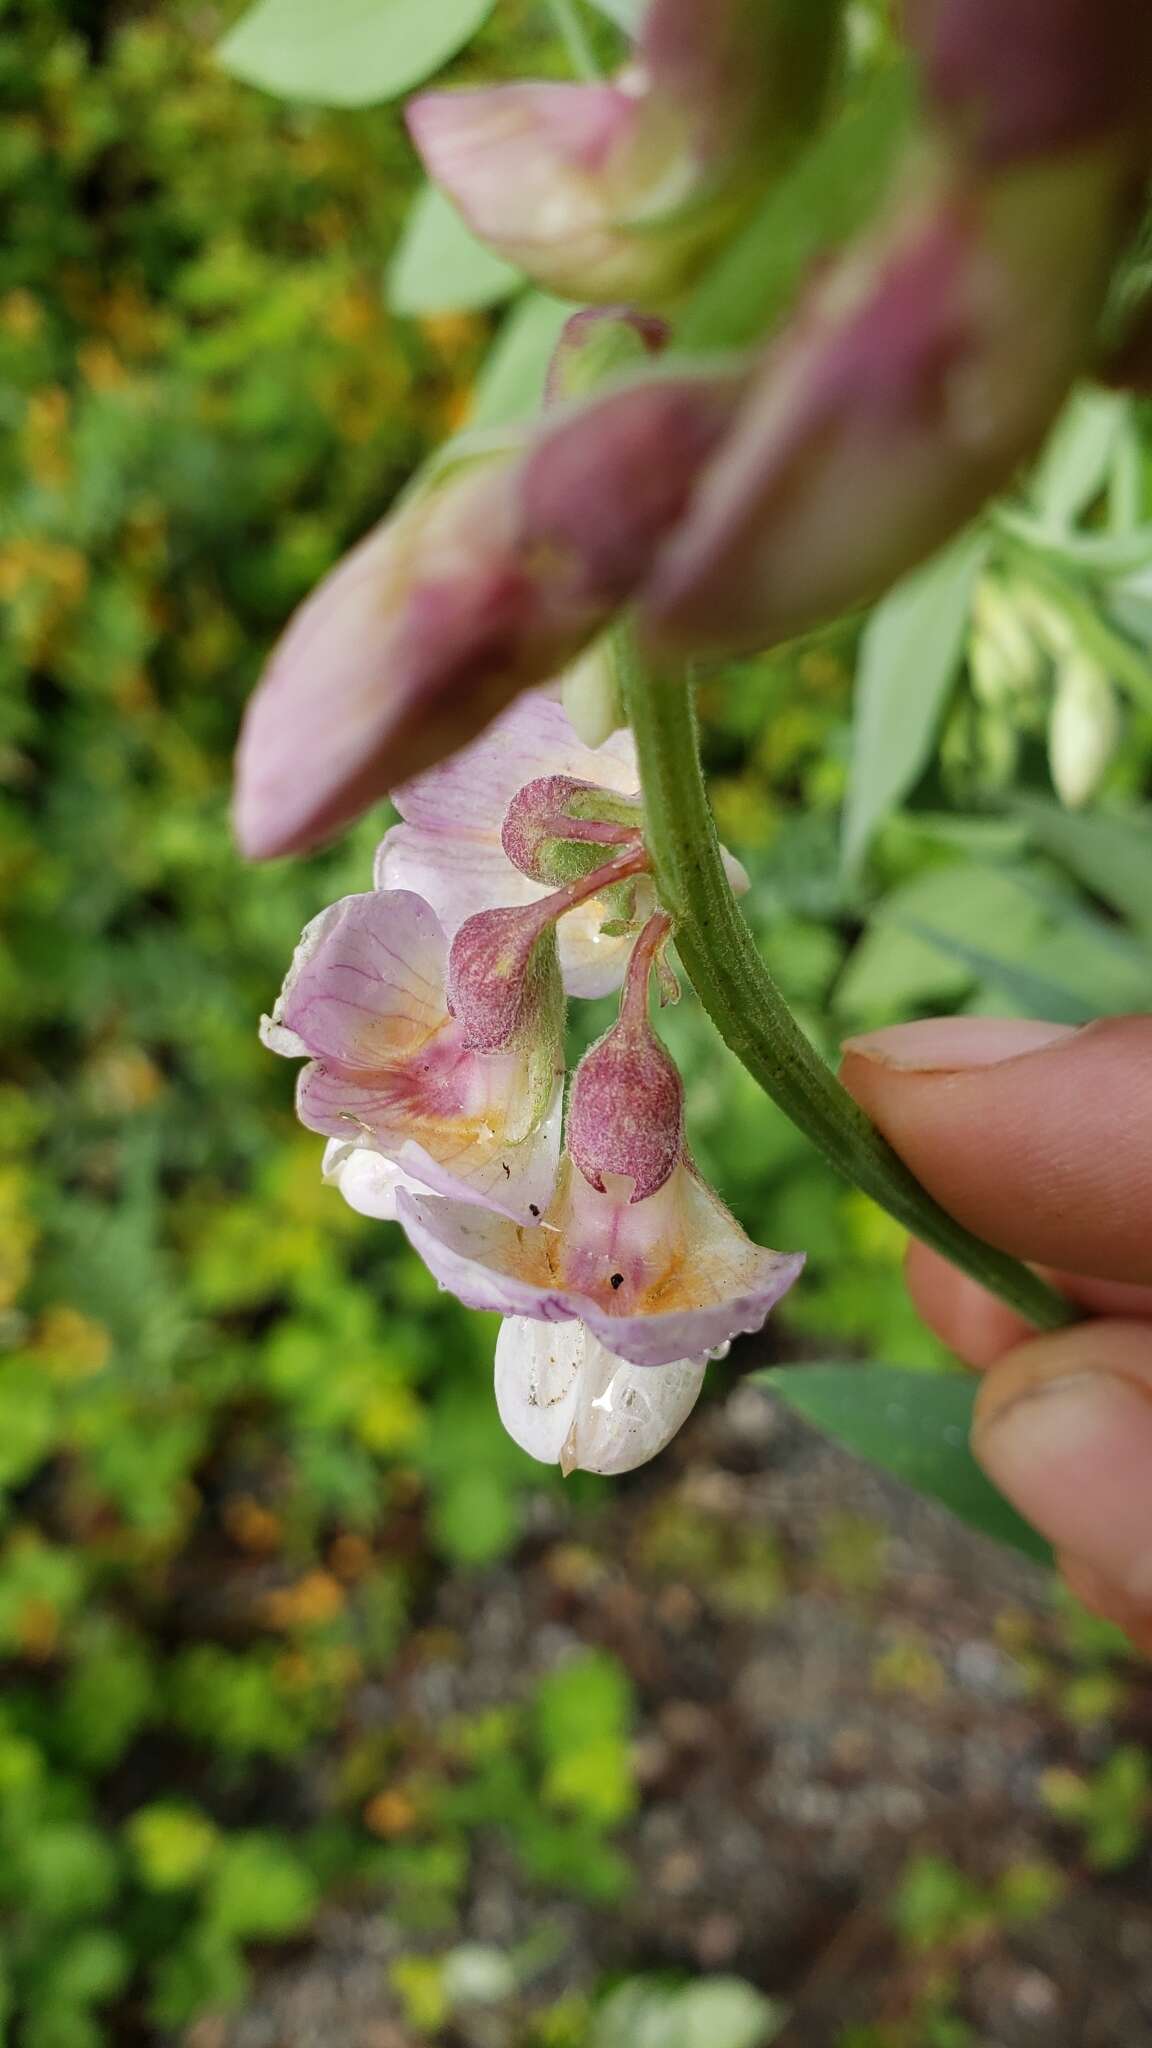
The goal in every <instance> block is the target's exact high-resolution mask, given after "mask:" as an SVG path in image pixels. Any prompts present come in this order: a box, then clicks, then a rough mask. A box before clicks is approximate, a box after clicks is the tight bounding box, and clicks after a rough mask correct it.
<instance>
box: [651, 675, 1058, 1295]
mask: <svg viewBox="0 0 1152 2048" xmlns="http://www.w3.org/2000/svg"><path fill="white" fill-rule="evenodd" d="M622 667H623V670H624V674H625V678H626V689H627V696H628V710H629V716H630V719H631V723H632V730H633V733H634V735H635V739H636V751H637V754H638V757H639V762H640V780H641V784H642V787H643V791H644V804H645V812H646V817H647V838H648V847H649V852H650V854H651V858H652V865H653V870H654V874H655V878H656V885H657V889H658V891H659V894H660V899H661V901H662V903H663V905H664V907H665V909H666V910H667V911H668V912H669V913H670V915H671V916H672V918H673V919H674V921H675V928H676V946H677V950H678V952H679V954H680V958H681V960H682V961H683V963H684V967H685V970H686V972H687V973H688V975H689V976H690V978H691V980H692V983H693V986H694V987H695V989H696V992H697V994H698V996H699V997H700V1000H701V1002H702V1003H703V1005H704V1008H705V1010H706V1011H707V1012H708V1015H709V1016H710V1018H711V1019H712V1022H713V1024H714V1025H715V1026H716V1029H717V1030H718V1031H719V1033H720V1036H721V1038H723V1040H724V1042H725V1044H726V1045H728V1046H729V1047H730V1048H731V1050H732V1051H733V1052H734V1053H735V1054H736V1056H737V1058H738V1059H740V1060H742V1061H743V1063H744V1065H745V1066H746V1067H747V1069H748V1072H749V1073H750V1074H751V1076H752V1078H753V1080H754V1081H756V1082H758V1083H759V1085H760V1087H761V1088H763V1089H764V1091H765V1093H766V1094H768V1095H770V1096H771V1097H772V1100H773V1101H774V1102H777V1103H778V1104H779V1105H780V1108H781V1109H782V1110H784V1112H785V1114H786V1115H787V1116H789V1117H790V1118H791V1119H792V1122H793V1123H794V1124H796V1125H798V1127H799V1128H800V1130H802V1131H803V1132H804V1133H805V1135H806V1136H807V1137H808V1138H810V1139H811V1140H812V1142H813V1144H814V1145H815V1146H816V1147H817V1148H818V1150H819V1151H820V1152H822V1153H823V1155H824V1157H825V1158H826V1159H827V1160H829V1161H830V1162H831V1164H832V1165H833V1166H835V1167H836V1168H837V1169H838V1171H839V1172H840V1173H842V1174H844V1175H845V1177H846V1178H847V1179H848V1180H850V1181H852V1182H853V1183H854V1185H855V1186H856V1187H858V1188H862V1189H863V1190H864V1192H865V1194H868V1195H871V1196H872V1198H873V1200H874V1201H876V1202H879V1204H880V1206H881V1208H884V1209H887V1211H888V1213H889V1214H890V1215H892V1216H895V1217H896V1219H897V1221H898V1222H900V1223H902V1224H903V1225H904V1226H905V1227H906V1228H907V1229H908V1230H910V1231H911V1232H912V1233H913V1235H914V1236H916V1237H918V1238H921V1239H922V1240H923V1241H924V1243H925V1244H929V1245H931V1246H932V1247H933V1249H934V1250H935V1251H938V1252H942V1253H943V1255H944V1257H945V1258H947V1259H950V1260H951V1261H952V1263H953V1265H956V1266H959V1267H961V1268H962V1270H963V1271H964V1272H966V1273H970V1274H971V1276H972V1278H973V1279H974V1280H978V1281H979V1282H980V1283H981V1285H982V1286H984V1287H987V1288H989V1289H991V1291H992V1292H993V1293H994V1294H997V1295H999V1297H1000V1299H1001V1300H1002V1301H1006V1302H1007V1303H1008V1304H1009V1306H1010V1307H1012V1308H1014V1309H1016V1310H1017V1311H1018V1312H1019V1313H1020V1314H1021V1315H1022V1316H1025V1317H1026V1318H1027V1320H1028V1321H1029V1322H1030V1323H1034V1324H1035V1325H1036V1327H1037V1328H1039V1329H1043V1330H1054V1329H1059V1328H1061V1327H1062V1326H1063V1325H1064V1324H1066V1323H1069V1322H1071V1321H1073V1320H1074V1312H1073V1310H1072V1309H1071V1308H1070V1306H1069V1304H1068V1303H1067V1302H1066V1301H1065V1300H1064V1299H1063V1298H1062V1297H1061V1296H1060V1295H1058V1294H1057V1293H1056V1292H1055V1291H1054V1289H1053V1288H1051V1287H1049V1286H1048V1285H1047V1284H1046V1282H1045V1281H1043V1280H1041V1279H1039V1278H1038V1277H1037V1275H1036V1274H1034V1273H1031V1272H1029V1270H1028V1268H1027V1267H1026V1266H1022V1265H1020V1264H1019V1263H1018V1261H1017V1260H1015V1259H1011V1258H1009V1257H1007V1255H1006V1254H1005V1253H1003V1252H999V1251H996V1250H995V1249H994V1248H993V1247H992V1246H991V1245H987V1244H983V1243H982V1242H981V1240H980V1239H979V1238H977V1237H973V1236H972V1234H971V1233H970V1232H969V1231H967V1230H965V1229H964V1228H963V1226H962V1225H961V1224H959V1223H957V1222H956V1221H955V1219H954V1218H953V1217H951V1216H949V1215H948V1213H947V1211H946V1210H944V1209H942V1208H941V1207H940V1205H939V1204H938V1203H937V1202H935V1201H933V1199H932V1197H931V1196H930V1195H929V1194H927V1193H926V1192H925V1190H924V1189H923V1188H922V1187H921V1186H920V1184H919V1182H918V1181H917V1180H916V1179H915V1177H914V1176H913V1175H912V1174H911V1173H910V1172H909V1170H908V1168H907V1167H906V1166H905V1165H904V1163H903V1161H902V1160H900V1159H899V1158H898V1157H897V1155H896V1153H895V1152H893V1150H892V1148H891V1146H890V1145H888V1144H887V1143H886V1142H885V1140H884V1139H883V1138H882V1137H881V1136H880V1134H879V1132H878V1131H876V1130H875V1129H874V1128H873V1126H872V1125H871V1124H870V1123H869V1121H868V1119H867V1117H866V1116H865V1115H864V1114H863V1112H862V1111H861V1110H860V1109H859V1108H858V1107H857V1105H856V1103H855V1102H853V1100H852V1098H851V1096H850V1095H848V1094H847V1093H846V1092H845V1090H844V1089H843V1088H842V1087H841V1086H840V1083H839V1082H838V1081H837V1080H836V1078H835V1076H834V1075H833V1074H831V1073H830V1072H829V1070H828V1068H827V1067H826V1066H825V1065H824V1062H823V1061H822V1060H821V1059H820V1058H819V1056H818V1054H817V1053H816V1052H814V1050H813V1048H812V1047H811V1046H810V1045H809V1043H808V1040H807V1039H806V1037H805V1036H804V1033H803V1032H802V1031H801V1029H800V1027H799V1025H798V1024H797V1022H796V1020H795V1018H794V1017H793V1015H792V1012H791V1011H790V1010H789V1008H788V1005H787V1003H786V1002H785V1001H784V998H783V996H782V995H781V993H780V991H779V989H778V988H777V986H776V984H775V982H774V981H773V979H772V976H771V975H770V974H769V972H768V969H767V968H766V967H765V965H764V962H763V961H762V959H761V958H760V954H759V952H758V950H757V947H756V944H755V941H754V940H753V937H752V934H751V932H750V931H749V929H748V926H747V924H746V923H745V921H744V918H743V917H742V915H741V913H740V910H739V908H738V907H737V904H736V900H735V898H734V896H733V894H732V889H731V886H730V884H729V882H728V878H727V876H726V874H725V872H724V865H723V862H722V860H721V858H720V846H719V841H718V840H717V837H716V827H715V824H714V822H713V818H712V813H711V810H710V808H709V805H708V798H707V793H706V791H705V787H704V778H703V775H702V773H701V769H700V754H699V747H698V744H697V729H696V712H695V705H694V701H693V694H692V685H691V682H690V680H689V678H688V677H687V676H685V677H683V678H682V679H681V678H677V677H675V676H673V675H670V674H662V675H659V676H657V675H654V674H652V673H651V672H649V671H648V670H646V669H645V667H644V665H643V664H642V663H641V662H640V661H639V660H638V659H637V658H636V656H635V655H634V653H633V652H632V650H631V648H630V647H629V648H628V649H627V650H626V651H625V658H624V661H623V663H622Z"/></svg>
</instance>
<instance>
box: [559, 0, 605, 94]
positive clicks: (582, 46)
mask: <svg viewBox="0 0 1152 2048" xmlns="http://www.w3.org/2000/svg"><path fill="white" fill-rule="evenodd" d="M548 8H549V12H550V13H551V16H552V19H553V21H554V22H555V23H556V29H557V33H558V34H559V35H560V37H561V38H562V40H563V43H564V48H565V49H566V50H567V52H568V62H569V63H570V64H571V66H572V69H573V71H574V72H575V73H576V76H577V78H585V79H596V78H599V76H600V67H599V65H598V64H597V62H596V54H595V52H594V50H593V48H592V45H591V43H590V42H589V40H588V35H587V32H586V30H585V27H584V23H583V22H582V20H581V19H580V9H579V7H578V6H577V4H576V0H548Z"/></svg>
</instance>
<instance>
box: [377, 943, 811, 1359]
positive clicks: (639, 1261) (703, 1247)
mask: <svg viewBox="0 0 1152 2048" xmlns="http://www.w3.org/2000/svg"><path fill="white" fill-rule="evenodd" d="M664 927H665V920H664V919H663V918H661V917H657V918H655V919H653V920H652V921H651V925H650V926H649V927H648V928H646V931H645V934H644V936H643V937H642V939H641V941H640V942H639V943H638V946H637V951H636V955H635V958H634V962H633V964H632V965H631V966H630V969H629V981H628V985H627V990H626V995H625V1001H624V1004H623V1016H622V1019H621V1022H620V1024H618V1025H617V1026H616V1027H615V1032H614V1033H610V1034H608V1039H607V1040H604V1039H602V1040H600V1041H599V1043H598V1045H596V1046H593V1047H592V1048H591V1050H590V1052H589V1053H588V1054H587V1055H586V1056H585V1063H582V1068H578V1069H577V1073H576V1076H575V1079H574V1081H573V1101H574V1104H575V1105H576V1111H575V1121H576V1148H575V1152H574V1151H573V1148H572V1139H571V1137H570V1139H569V1146H568V1149H567V1150H566V1152H565V1154H564V1157H563V1159H562V1160H561V1164H560V1173H559V1178H558V1181H557V1185H556V1192H555V1195H554V1196H553V1199H552V1201H551V1202H550V1203H549V1205H548V1207H547V1208H546V1209H545V1210H544V1212H543V1214H542V1216H541V1218H540V1220H539V1223H538V1224H536V1225H535V1226H532V1227H529V1228H523V1227H519V1226H517V1225H516V1224H514V1223H512V1222H511V1221H510V1220H509V1219H508V1218H507V1217H504V1216H499V1215H496V1214H493V1213H483V1212H481V1211H480V1210H478V1209H475V1208H469V1207H467V1206H466V1205H465V1204H463V1203H461V1202H454V1201H451V1200H446V1199H444V1198H442V1197H437V1196H435V1195H429V1196H424V1195H420V1194H416V1193H413V1192H410V1191H408V1190H402V1191H401V1192H400V1193H399V1194H398V1195H397V1198H396V1214H397V1218H398V1220H399V1222H400V1223H401V1224H402V1225H403V1227H404V1229H405V1231H406V1232H407V1235H408V1238H409V1240H410V1242H411V1243H412V1244H413V1245H414V1247H415V1248H416V1250H417V1251H418V1252H419V1253H420V1255H421V1257H422V1258H423V1259H424V1262H425V1264H426V1265H427V1266H428V1267H429V1268H430V1269H431V1271H432V1272H433V1273H434V1274H435V1275H436V1278H437V1279H438V1280H439V1281H440V1282H441V1283H442V1285H443V1286H445V1287H448V1288H450V1289H451V1290H452V1292H453V1293H455V1294H457V1295H458V1296H459V1297H460V1299H461V1301H463V1302H464V1303H465V1304H466V1305H467V1306H468V1307H470V1308H485V1309H498V1310H500V1311H502V1312H503V1313H504V1314H505V1315H506V1316H512V1317H528V1318H530V1319H533V1320H536V1321H540V1322H578V1323H582V1324H584V1325H585V1327H586V1329H587V1330H588V1332H589V1333H590V1335H591V1337H593V1338H595V1339H597V1340H598V1341H599V1343H600V1344H602V1345H603V1346H604V1347H605V1349H606V1350H608V1351H609V1352H611V1353H612V1354H613V1356H614V1357H615V1358H616V1359H618V1360H623V1361H624V1362H625V1363H626V1364H628V1365H634V1366H668V1365H672V1364H680V1365H682V1364H683V1362H684V1361H685V1360H692V1359H696V1360H699V1359H702V1358H704V1357H706V1355H707V1354H708V1353H709V1352H710V1351H712V1350H713V1349H714V1348H715V1347H717V1346H719V1345H723V1344H726V1343H728V1342H729V1340H730V1339H731V1338H733V1337H735V1336H736V1335H738V1334H739V1333H740V1332H742V1331H750V1330H758V1329H759V1328H760V1326H761V1324H762V1323H763V1322H764V1320H765V1317H766V1316H767V1315H768V1312H769V1310H770V1309H771V1308H772V1307H773V1306H774V1305H775V1303H776V1302H777V1301H778V1300H779V1299H780V1297H781V1295H783V1294H784V1293H785V1292H786V1291H787V1289H788V1288H789V1287H790V1286H791V1285H792V1282H793V1281H794V1280H795V1279H796V1277H797V1275H798V1274H799V1272H800V1269H801V1267H802V1265H803V1263H804V1261H803V1258H802V1256H800V1255H798V1254H789V1253H781V1252H775V1251H769V1250H766V1249H765V1248H763V1247H762V1246H759V1245H755V1244H753V1243H752V1241H751V1240H750V1239H749V1238H748V1237H746V1236H745V1233H744V1232H743V1231H742V1230H741V1228H740V1226H739V1224H738V1223H737V1222H736V1219H735V1217H733V1216H732V1215H730V1213H729V1211H728V1210H727V1209H726V1208H725V1207H724V1204H723V1203H722V1202H721V1201H720V1199H719V1197H718V1196H717V1195H716V1194H714V1193H713V1191H712V1190H711V1189H710V1188H709V1187H707V1186H706V1184H705V1182H704V1181H703V1180H702V1179H701V1177H700V1175H699V1174H698V1172H697V1170H696V1168H695V1167H694V1165H693V1164H692V1162H691V1160H690V1158H689V1157H688V1155H687V1153H686V1151H685V1149H684V1143H683V1123H682V1118H683V1104H682V1096H681V1092H680V1089H679V1086H678V1077H675V1079H674V1080H673V1079H672V1078H670V1076H669V1073H668V1068H669V1067H670V1064H671V1063H670V1062H669V1060H668V1056H667V1054H666V1052H665V1051H664V1048H663V1047H662V1046H661V1045H660V1043H659V1041H658V1040H657V1039H656V1036H655V1033H654V1032H653V1031H652V1029H651V1025H650V1024H648V1023H647V1021H646V1019H645V1017H644V1015H643V1007H644V1004H645V1002H646V994H645V992H646V990H647V985H648V975H649V970H650V967H651V964H652V961H653V958H654V955H655V952H656V950H657V948H658V947H659V945H660V944H661V943H662V940H663V936H664ZM606 1064H607V1066H608V1067H609V1068H610V1069H612V1071H613V1073H614V1076H615V1080H616V1084H617V1087H616V1090H615V1091H614V1090H613V1088H612V1086H611V1085H610V1077H609V1075H608V1074H606V1073H604V1072H602V1071H599V1070H601V1069H604V1068H605V1065H606ZM589 1070H590V1071H591V1076H592V1078H591V1081H589V1079H588V1078H587V1076H588V1074H589ZM597 1124H599V1128H597Z"/></svg>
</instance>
